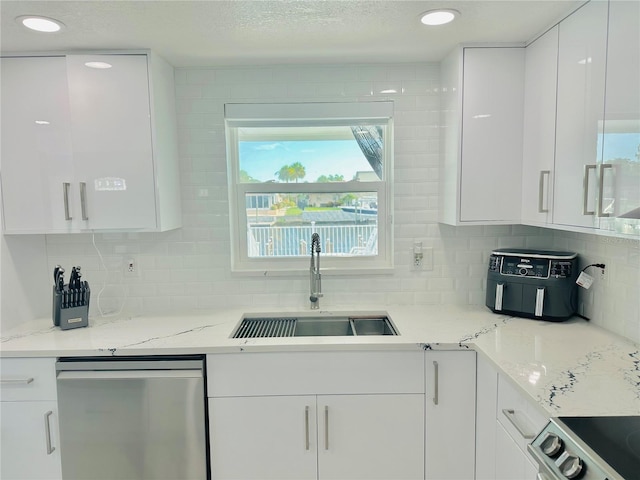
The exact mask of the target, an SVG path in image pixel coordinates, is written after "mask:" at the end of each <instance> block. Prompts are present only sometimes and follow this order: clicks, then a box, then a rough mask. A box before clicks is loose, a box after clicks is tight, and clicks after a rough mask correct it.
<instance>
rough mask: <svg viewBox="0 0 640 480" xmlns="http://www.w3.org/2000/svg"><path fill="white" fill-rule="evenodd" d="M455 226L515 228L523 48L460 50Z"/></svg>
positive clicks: (520, 147)
mask: <svg viewBox="0 0 640 480" xmlns="http://www.w3.org/2000/svg"><path fill="white" fill-rule="evenodd" d="M462 88H463V99H462V147H461V157H462V159H461V163H462V168H461V178H460V221H462V222H482V221H502V222H503V223H504V222H509V221H512V222H515V223H519V220H520V196H521V194H520V178H521V177H522V117H523V113H524V106H523V104H524V98H523V95H524V49H523V48H465V49H464V73H463V87H462Z"/></svg>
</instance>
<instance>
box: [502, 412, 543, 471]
mask: <svg viewBox="0 0 640 480" xmlns="http://www.w3.org/2000/svg"><path fill="white" fill-rule="evenodd" d="M527 463H528V460H527V458H526V456H525V454H524V453H523V452H522V450H520V448H518V445H517V444H516V442H515V441H514V440H513V439H512V438H511V437H510V436H509V434H508V433H507V432H506V430H505V429H504V428H503V427H502V425H500V424H499V423H498V425H497V428H496V476H495V478H496V480H533V479H534V478H535V475H534V476H533V477H527V471H528V469H526V468H525V467H526V464H527Z"/></svg>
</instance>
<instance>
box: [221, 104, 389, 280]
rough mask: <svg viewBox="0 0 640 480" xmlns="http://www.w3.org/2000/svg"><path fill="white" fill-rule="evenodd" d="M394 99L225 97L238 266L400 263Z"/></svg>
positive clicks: (349, 267)
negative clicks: (315, 251)
mask: <svg viewBox="0 0 640 480" xmlns="http://www.w3.org/2000/svg"><path fill="white" fill-rule="evenodd" d="M392 114H393V104H392V103H391V102H370V103H312V104H277V105H276V104H227V105H225V123H226V135H227V161H228V174H229V204H230V218H231V236H232V238H231V244H232V270H233V271H236V272H262V273H264V272H273V273H276V272H291V271H296V270H297V271H302V270H308V268H309V256H310V248H311V247H310V243H311V235H312V233H318V234H319V235H320V239H321V243H322V269H323V270H334V271H340V270H343V271H346V272H353V271H354V270H356V269H366V270H368V271H371V270H383V269H388V268H391V267H392V266H393V262H392V259H393V255H392V251H393V249H392V231H391V212H392V211H393V210H392V205H391V199H392V192H391V187H392V184H393V181H392V172H393V162H392V152H393V141H392V139H393V128H392Z"/></svg>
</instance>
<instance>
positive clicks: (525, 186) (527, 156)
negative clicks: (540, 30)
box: [522, 26, 558, 225]
mask: <svg viewBox="0 0 640 480" xmlns="http://www.w3.org/2000/svg"><path fill="white" fill-rule="evenodd" d="M557 78H558V27H557V26H555V27H553V28H552V29H551V30H549V31H548V32H547V33H545V34H544V35H543V36H541V37H540V38H538V39H536V41H535V42H533V43H532V44H531V45H529V46H527V48H526V49H525V87H524V137H523V149H522V157H523V158H522V162H523V163H522V221H523V222H524V223H533V224H543V225H544V224H547V223H550V222H551V213H550V212H551V206H552V205H553V191H552V187H553V183H552V182H553V168H554V152H555V133H556V83H557Z"/></svg>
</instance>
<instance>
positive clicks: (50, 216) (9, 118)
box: [0, 57, 78, 232]
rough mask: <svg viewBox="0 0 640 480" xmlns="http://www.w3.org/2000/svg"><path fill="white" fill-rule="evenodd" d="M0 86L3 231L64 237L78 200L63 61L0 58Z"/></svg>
mask: <svg viewBox="0 0 640 480" xmlns="http://www.w3.org/2000/svg"><path fill="white" fill-rule="evenodd" d="M1 83H2V102H0V105H1V107H0V108H1V110H2V142H1V144H2V156H1V158H2V195H3V203H4V212H3V213H4V223H5V228H6V231H7V232H11V231H24V232H38V231H42V232H45V231H47V232H50V231H65V229H68V228H70V224H69V223H68V221H67V220H65V218H66V216H65V202H66V201H67V200H68V202H69V203H67V205H68V207H67V208H68V209H70V208H71V206H70V203H72V202H74V201H75V199H76V197H77V194H78V192H77V191H75V190H71V188H70V187H71V185H70V183H69V182H70V181H71V175H70V173H71V172H72V171H73V153H72V146H71V115H70V112H69V93H68V86H67V67H66V61H65V57H48V58H42V57H31V58H3V59H2V82H1ZM65 184H68V185H65Z"/></svg>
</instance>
